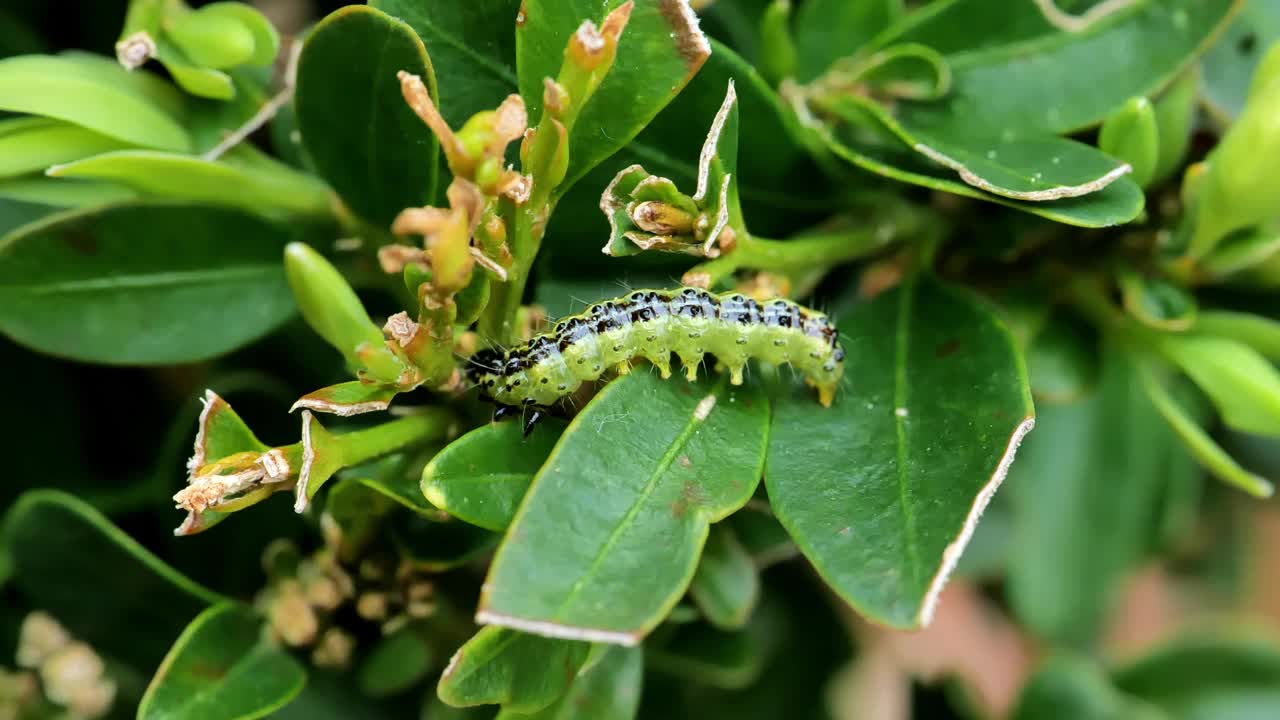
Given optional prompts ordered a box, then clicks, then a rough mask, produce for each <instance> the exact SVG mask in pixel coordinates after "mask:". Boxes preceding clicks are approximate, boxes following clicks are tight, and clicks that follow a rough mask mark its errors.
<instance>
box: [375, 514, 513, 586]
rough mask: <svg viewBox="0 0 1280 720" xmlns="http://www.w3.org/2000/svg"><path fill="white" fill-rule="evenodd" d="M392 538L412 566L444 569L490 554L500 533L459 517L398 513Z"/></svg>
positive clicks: (394, 518)
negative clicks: (479, 526) (458, 519)
mask: <svg viewBox="0 0 1280 720" xmlns="http://www.w3.org/2000/svg"><path fill="white" fill-rule="evenodd" d="M391 539H392V541H394V542H395V545H396V547H397V548H399V550H400V552H401V554H402V555H403V556H404V560H405V562H406V563H407V564H408V565H410V566H411V567H416V568H418V569H421V570H424V571H427V572H441V571H444V570H448V569H450V568H455V567H458V566H460V565H465V564H466V563H468V562H471V561H473V560H475V559H476V558H479V557H481V556H483V555H486V554H488V553H489V552H491V551H492V550H493V547H494V545H497V544H498V539H499V536H498V535H495V534H494V533H491V532H489V531H487V530H483V529H481V528H478V527H475V526H474V525H468V524H466V523H464V522H458V521H456V520H444V521H441V520H439V519H432V518H429V517H427V516H425V515H424V514H422V513H398V514H396V515H395V516H393V522H392V523H391Z"/></svg>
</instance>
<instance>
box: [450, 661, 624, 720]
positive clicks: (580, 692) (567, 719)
mask: <svg viewBox="0 0 1280 720" xmlns="http://www.w3.org/2000/svg"><path fill="white" fill-rule="evenodd" d="M643 680H644V655H643V651H642V650H640V648H623V647H611V648H608V649H607V650H605V651H604V654H603V656H602V657H601V658H600V659H599V660H598V661H596V662H595V663H594V664H592V665H589V666H588V667H586V668H584V669H583V670H581V671H579V673H578V676H577V677H576V678H575V679H574V681H573V684H572V685H570V686H569V691H568V692H567V693H565V695H564V696H563V697H561V698H560V699H559V700H557V701H556V702H554V703H552V704H551V705H549V706H548V707H546V708H545V709H543V710H542V711H541V712H536V713H533V714H530V715H523V714H520V713H516V712H512V711H509V710H506V709H503V711H502V712H501V713H499V715H498V719H497V720H632V719H633V718H635V717H636V712H637V711H638V710H639V706H640V685H641V683H642V682H643ZM427 720H431V718H428V719H427Z"/></svg>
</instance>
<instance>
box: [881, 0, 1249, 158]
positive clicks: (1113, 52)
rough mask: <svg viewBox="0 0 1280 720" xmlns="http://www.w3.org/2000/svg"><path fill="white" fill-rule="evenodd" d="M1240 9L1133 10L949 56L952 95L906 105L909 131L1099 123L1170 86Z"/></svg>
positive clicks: (1201, 2) (1217, 0)
mask: <svg viewBox="0 0 1280 720" xmlns="http://www.w3.org/2000/svg"><path fill="white" fill-rule="evenodd" d="M1238 5H1239V3H1238V0H1168V1H1167V2H1139V3H1132V4H1130V5H1127V6H1125V7H1123V8H1121V9H1117V10H1115V11H1114V12H1112V13H1111V14H1109V15H1108V16H1106V17H1105V18H1103V19H1100V20H1097V21H1096V22H1092V23H1089V24H1088V25H1087V26H1085V27H1083V28H1081V29H1079V30H1078V31H1076V32H1059V33H1056V34H1053V35H1051V36H1048V37H1045V38H1043V39H1041V40H1037V41H1034V42H1030V43H1026V44H1020V43H1013V44H1009V45H1004V46H1001V47H996V48H989V49H978V50H973V51H969V52H958V53H955V54H950V55H948V57H947V60H948V62H949V64H950V66H951V70H952V73H953V75H952V78H953V84H952V92H951V93H950V94H949V95H948V96H947V97H946V98H945V99H944V100H942V101H939V102H935V103H909V104H904V106H903V109H902V116H901V118H902V121H903V124H905V125H909V126H925V127H929V126H933V125H943V126H951V127H960V128H974V129H977V128H983V129H987V130H989V131H992V132H995V133H1001V134H1003V135H1004V136H1009V137H1019V136H1020V137H1029V136H1034V135H1040V134H1044V133H1052V134H1062V133H1068V132H1074V131H1076V130H1081V129H1083V128H1086V127H1090V126H1093V125H1097V124H1098V123H1101V122H1102V121H1103V119H1105V118H1106V116H1107V115H1109V114H1111V113H1112V112H1113V111H1114V110H1115V109H1116V108H1119V107H1120V106H1121V105H1123V104H1124V102H1125V101H1126V100H1128V99H1129V98H1132V97H1146V96H1150V95H1152V94H1154V93H1155V92H1156V91H1158V90H1159V89H1160V88H1161V87H1163V86H1164V85H1165V84H1166V83H1167V82H1169V81H1170V80H1171V79H1172V78H1173V77H1174V76H1175V75H1176V74H1177V73H1178V72H1179V71H1181V70H1182V68H1183V67H1185V66H1186V64H1187V63H1188V62H1189V61H1190V60H1191V59H1192V58H1193V57H1194V56H1195V55H1197V54H1198V53H1200V52H1201V51H1202V50H1204V49H1205V48H1206V47H1207V46H1208V43H1209V42H1210V41H1211V40H1212V39H1213V38H1214V37H1215V36H1216V34H1217V31H1218V29H1219V28H1220V27H1222V26H1223V24H1224V23H1226V22H1227V20H1228V19H1229V18H1230V17H1231V15H1232V13H1233V11H1234V10H1235V9H1236V7H1237V6H1238ZM953 32H954V30H953ZM962 37H963V36H962ZM1134 48H1142V52H1140V53H1134V52H1133V49H1134ZM1115 58H1123V59H1124V66H1123V72H1120V71H1118V70H1119V68H1117V67H1115V66H1112V65H1110V64H1108V63H1114V62H1116V60H1115Z"/></svg>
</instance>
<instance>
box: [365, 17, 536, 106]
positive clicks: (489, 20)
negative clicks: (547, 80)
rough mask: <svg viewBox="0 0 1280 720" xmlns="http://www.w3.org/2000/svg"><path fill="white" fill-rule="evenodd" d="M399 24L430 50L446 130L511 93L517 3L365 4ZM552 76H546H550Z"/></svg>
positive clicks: (514, 59) (513, 82)
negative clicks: (404, 26)
mask: <svg viewBox="0 0 1280 720" xmlns="http://www.w3.org/2000/svg"><path fill="white" fill-rule="evenodd" d="M369 4H370V5H372V6H373V7H375V8H377V9H379V10H381V11H383V12H385V13H387V14H388V15H393V16H395V17H398V18H400V19H401V20H403V21H405V22H406V23H408V24H409V27H411V28H413V29H414V30H415V31H416V32H417V33H418V37H420V38H422V42H423V43H425V44H426V45H427V47H429V48H430V49H431V64H432V65H433V66H434V67H435V69H436V76H437V77H438V78H439V84H440V102H439V105H440V113H441V114H442V115H444V118H445V120H446V121H447V122H448V123H449V125H450V126H452V127H455V128H457V127H461V126H462V124H463V123H465V122H466V121H467V119H468V118H470V117H471V116H472V115H475V114H476V113H478V112H480V111H482V110H492V109H493V108H495V107H497V106H498V103H500V102H502V99H503V98H505V97H506V96H507V95H509V94H511V93H513V92H516V91H517V90H516V70H515V67H516V34H515V33H514V32H513V28H514V27H515V26H516V24H517V23H518V22H519V18H520V0H473V1H472V2H467V3H452V2H428V3H424V2H421V1H420V0H370V2H369ZM554 74H555V73H554V72H552V75H554Z"/></svg>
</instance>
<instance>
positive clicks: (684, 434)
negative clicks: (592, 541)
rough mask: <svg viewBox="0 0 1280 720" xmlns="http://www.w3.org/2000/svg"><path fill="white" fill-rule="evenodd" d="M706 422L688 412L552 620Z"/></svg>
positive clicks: (575, 595) (577, 592) (588, 578)
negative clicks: (676, 432)
mask: <svg viewBox="0 0 1280 720" xmlns="http://www.w3.org/2000/svg"><path fill="white" fill-rule="evenodd" d="M722 388H723V381H722V382H721V384H720V386H718V387H716V389H715V390H713V391H712V394H713V395H718V393H719V392H720V390H721V389H722ZM713 412H714V410H713ZM705 422H706V420H699V419H698V418H697V417H696V415H695V412H694V411H690V413H689V419H688V420H687V421H686V422H685V426H684V428H683V429H681V431H680V434H679V435H676V437H675V438H674V439H673V440H672V441H671V443H670V444H669V445H668V446H667V450H666V452H665V453H663V455H662V457H661V458H660V459H659V460H658V463H657V465H656V466H655V467H654V470H653V472H652V473H651V474H650V475H649V479H648V480H647V481H646V482H645V486H644V489H642V490H641V491H640V496H639V497H637V498H636V500H635V502H633V503H632V504H631V507H629V508H627V512H626V514H625V515H623V516H622V519H621V520H620V521H618V524H617V525H616V526H615V527H614V529H613V531H612V532H611V533H609V537H608V539H607V540H605V543H604V545H603V546H601V548H600V551H599V552H597V553H596V556H595V557H594V558H592V560H591V564H590V565H589V566H588V567H587V571H586V572H585V573H583V574H582V577H580V578H578V580H577V582H575V583H574V584H573V587H572V588H570V590H569V593H568V595H566V596H565V599H564V601H563V602H561V603H560V606H559V607H557V608H556V610H555V612H554V613H552V617H553V618H554V619H556V620H559V619H560V617H561V615H562V613H563V612H564V611H565V609H566V608H568V607H569V606H570V605H571V604H573V602H574V601H575V600H577V599H578V595H580V594H581V592H582V589H583V588H584V587H585V586H586V584H587V583H588V582H590V581H591V579H592V578H593V577H594V576H595V574H596V573H597V572H598V571H599V569H600V566H601V565H602V564H603V562H604V558H605V557H607V556H608V555H609V552H610V551H611V550H612V549H613V546H614V545H615V544H617V542H618V539H619V538H620V537H621V536H622V533H623V532H625V531H626V529H627V528H629V527H631V523H632V521H633V520H634V519H635V516H636V515H638V514H639V513H640V509H641V508H642V507H643V506H644V504H645V502H646V501H648V499H649V496H650V495H652V494H653V491H654V490H655V489H656V488H657V486H658V481H659V480H660V479H661V478H662V476H663V475H665V474H666V472H667V469H668V468H670V467H671V463H673V462H675V459H676V456H677V454H679V452H680V450H681V449H682V448H684V446H685V444H687V443H688V442H689V438H691V437H692V436H693V434H694V432H696V430H697V428H698V426H699V425H701V424H703V423H705Z"/></svg>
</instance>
